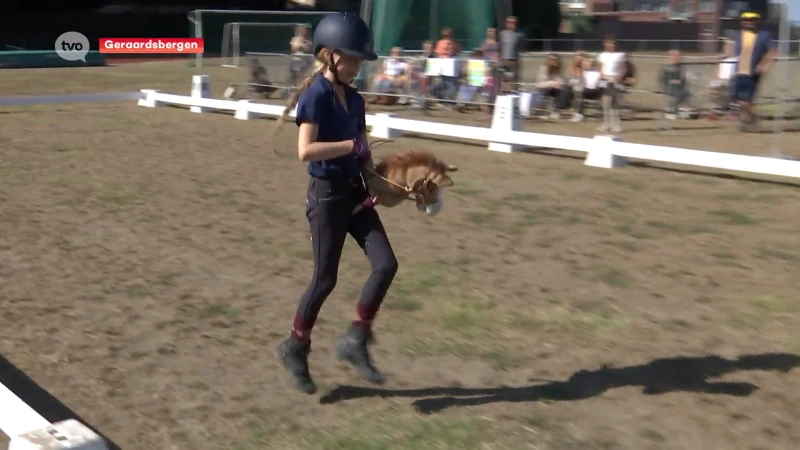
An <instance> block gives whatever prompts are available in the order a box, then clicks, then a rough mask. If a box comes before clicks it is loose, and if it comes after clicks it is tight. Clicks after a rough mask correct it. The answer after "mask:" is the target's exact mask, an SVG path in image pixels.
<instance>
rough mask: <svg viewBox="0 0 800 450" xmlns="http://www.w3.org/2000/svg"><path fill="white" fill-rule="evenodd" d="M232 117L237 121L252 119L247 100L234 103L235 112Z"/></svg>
mask: <svg viewBox="0 0 800 450" xmlns="http://www.w3.org/2000/svg"><path fill="white" fill-rule="evenodd" d="M233 117H234V118H236V119H239V120H250V119H252V118H253V113H252V112H251V111H250V101H249V100H239V101H238V102H237V103H236V112H235V113H234V114H233Z"/></svg>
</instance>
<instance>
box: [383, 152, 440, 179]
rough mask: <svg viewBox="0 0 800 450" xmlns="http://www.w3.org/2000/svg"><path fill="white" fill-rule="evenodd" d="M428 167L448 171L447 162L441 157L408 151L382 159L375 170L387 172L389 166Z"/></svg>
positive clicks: (436, 170) (437, 170) (432, 169)
mask: <svg viewBox="0 0 800 450" xmlns="http://www.w3.org/2000/svg"><path fill="white" fill-rule="evenodd" d="M398 166H400V167H402V166H405V167H420V166H422V167H428V168H429V169H430V170H431V171H432V172H439V173H445V172H447V164H445V163H444V162H443V161H442V160H440V159H439V158H437V157H435V156H433V155H432V154H430V153H426V152H414V151H411V152H406V153H397V154H394V155H391V156H389V157H388V158H386V159H384V160H382V161H380V162H379V163H378V164H376V165H375V171H376V172H378V173H380V174H386V172H387V170H388V168H389V167H398Z"/></svg>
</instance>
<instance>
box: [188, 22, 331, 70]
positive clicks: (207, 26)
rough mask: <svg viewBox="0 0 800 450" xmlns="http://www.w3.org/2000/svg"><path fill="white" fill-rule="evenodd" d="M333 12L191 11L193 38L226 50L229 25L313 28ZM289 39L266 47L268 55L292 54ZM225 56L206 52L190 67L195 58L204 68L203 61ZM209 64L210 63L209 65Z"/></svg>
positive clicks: (198, 64) (207, 46)
mask: <svg viewBox="0 0 800 450" xmlns="http://www.w3.org/2000/svg"><path fill="white" fill-rule="evenodd" d="M333 13H334V12H333V11H285V10H284V11H258V10H228V9H196V10H193V11H191V12H189V15H188V19H189V36H190V37H193V38H203V39H204V41H205V42H204V44H205V48H206V49H218V48H219V49H222V48H223V46H222V40H223V38H224V35H225V34H224V28H225V24H228V23H236V22H238V23H245V22H262V23H287V24H288V23H293V24H296V23H303V24H307V25H308V26H309V27H311V29H312V30H313V28H314V27H315V26H316V25H317V24H318V23H319V21H320V20H322V18H323V17H325V16H327V15H328V14H333ZM288 44H289V41H288V40H287V41H286V42H285V43H282V44H281V45H280V47H276V48H262V49H261V50H260V51H265V52H270V51H272V52H284V53H288V48H287V47H288ZM204 56H205V58H215V57H218V56H221V55H219V54H216V51H214V50H212V51H208V50H206V53H205V55H203V54H194V55H191V56H190V58H189V61H190V64H191V61H192V59H194V63H195V66H197V67H203V59H204ZM206 65H208V63H206Z"/></svg>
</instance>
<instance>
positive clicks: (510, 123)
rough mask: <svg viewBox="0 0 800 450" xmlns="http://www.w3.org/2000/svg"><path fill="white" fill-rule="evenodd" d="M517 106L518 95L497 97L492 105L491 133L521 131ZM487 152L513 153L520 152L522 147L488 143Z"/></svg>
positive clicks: (520, 119) (520, 118)
mask: <svg viewBox="0 0 800 450" xmlns="http://www.w3.org/2000/svg"><path fill="white" fill-rule="evenodd" d="M518 105H519V96H518V95H498V96H497V99H496V100H495V103H494V114H493V115H492V131H494V132H496V133H503V132H506V131H520V130H521V129H522V117H520V115H519V111H518ZM489 150H491V151H494V152H502V153H513V152H518V151H520V150H522V146H520V145H513V144H501V143H497V142H490V143H489Z"/></svg>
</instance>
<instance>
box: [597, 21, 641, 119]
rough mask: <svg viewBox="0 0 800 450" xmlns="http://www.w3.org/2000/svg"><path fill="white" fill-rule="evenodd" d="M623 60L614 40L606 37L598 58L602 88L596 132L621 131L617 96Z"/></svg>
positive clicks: (620, 86) (622, 55) (623, 73)
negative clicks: (601, 112) (600, 108)
mask: <svg viewBox="0 0 800 450" xmlns="http://www.w3.org/2000/svg"><path fill="white" fill-rule="evenodd" d="M625 59H626V58H625V54H624V53H621V52H618V51H617V43H616V39H615V38H614V37H613V36H606V38H605V40H604V41H603V52H602V53H600V56H598V61H599V62H600V79H601V82H600V83H601V87H602V88H603V98H602V102H603V124H602V125H601V126H600V127H599V128H598V129H597V131H600V132H601V133H605V132H608V131H613V132H615V133H619V132H620V131H622V125H621V120H620V111H619V95H620V91H621V90H622V88H623V85H622V83H621V81H622V79H623V78H624V75H625V72H624V70H625ZM628 68H630V69H632V68H633V66H632V65H629V66H628ZM633 81H635V78H634V80H633Z"/></svg>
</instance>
